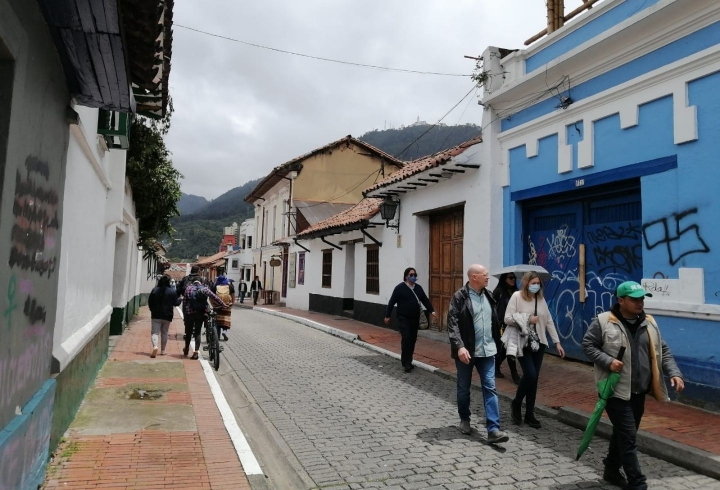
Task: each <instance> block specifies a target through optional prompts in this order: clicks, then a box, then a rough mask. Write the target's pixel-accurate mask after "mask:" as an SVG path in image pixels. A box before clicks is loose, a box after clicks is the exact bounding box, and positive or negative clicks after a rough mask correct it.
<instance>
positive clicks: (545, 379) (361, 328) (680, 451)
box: [256, 305, 720, 478]
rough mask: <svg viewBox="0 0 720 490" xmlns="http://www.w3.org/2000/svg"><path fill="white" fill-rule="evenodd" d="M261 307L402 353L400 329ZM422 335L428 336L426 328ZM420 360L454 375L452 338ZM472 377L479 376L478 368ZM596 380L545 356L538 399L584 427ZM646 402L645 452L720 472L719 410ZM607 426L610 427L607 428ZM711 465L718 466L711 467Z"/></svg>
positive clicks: (421, 345)
mask: <svg viewBox="0 0 720 490" xmlns="http://www.w3.org/2000/svg"><path fill="white" fill-rule="evenodd" d="M256 308H257V309H260V310H262V309H267V310H273V311H276V312H281V313H283V314H286V315H293V316H296V317H299V318H303V319H306V320H311V321H314V322H318V323H321V324H323V325H326V326H328V327H332V328H334V329H337V330H341V331H343V332H347V333H350V334H354V335H357V336H358V337H359V340H361V341H363V342H366V343H368V344H372V345H374V346H376V347H379V348H381V349H385V350H387V351H390V352H392V353H395V354H399V353H400V333H399V332H397V331H395V330H390V329H387V328H382V327H376V326H374V325H370V324H367V323H362V322H359V321H356V320H352V319H349V318H341V317H336V316H333V315H327V314H323V313H315V312H309V311H304V310H294V309H292V308H286V307H282V308H281V307H276V306H259V305H258V306H257V307H256ZM420 335H423V334H422V332H421V334H420ZM415 361H419V362H421V363H424V364H427V365H429V366H432V367H434V368H437V369H439V370H441V372H444V373H446V374H447V375H448V376H450V377H454V376H455V361H453V360H452V359H451V357H450V345H449V344H448V343H445V342H440V341H436V340H431V339H429V338H425V337H422V336H421V337H419V338H418V341H417V345H416V347H415ZM502 371H503V373H504V374H505V375H506V377H505V378H503V379H497V381H496V385H497V389H498V391H499V393H500V395H501V396H504V397H506V398H508V397H514V395H515V389H516V386H515V384H514V383H513V382H512V380H511V379H510V373H509V369H508V367H507V364H503V367H502ZM473 376H474V379H475V380H477V373H475V374H474V375H473ZM594 385H595V381H594V375H593V370H592V367H591V366H589V365H586V364H583V363H580V362H572V361H564V360H561V359H559V358H558V357H555V356H552V355H546V356H545V359H544V361H543V367H542V373H541V375H540V385H539V388H538V399H537V403H538V404H542V405H544V406H545V407H548V408H549V409H550V410H547V412H553V415H555V418H557V419H559V420H562V421H564V422H566V423H569V424H571V425H576V426H580V425H582V426H583V427H584V424H585V423H586V417H587V416H588V415H589V414H590V413H592V411H593V409H594V408H595V403H596V402H597V394H596V393H595V390H594V389H593V387H594ZM645 407H646V408H645V415H644V416H643V419H642V425H641V427H640V428H641V431H640V432H641V434H642V435H643V436H644V437H645V439H644V443H645V444H643V445H642V446H644V447H642V446H641V449H642V450H643V451H645V452H648V453H652V452H653V449H654V450H655V454H653V455H654V456H657V457H660V458H662V459H668V457H669V458H670V459H672V458H675V456H674V455H673V453H677V458H679V459H676V460H675V461H672V462H674V463H676V464H680V465H681V466H686V467H688V466H693V468H692V469H694V470H695V471H699V469H698V468H696V467H695V466H701V467H705V471H704V472H703V473H704V474H707V475H708V476H712V477H715V478H717V477H718V475H720V415H718V414H715V413H712V412H708V411H705V410H701V409H698V408H695V407H691V406H688V405H683V404H680V403H675V402H668V403H660V402H657V401H655V400H654V399H653V398H651V397H647V402H646V405H645ZM555 411H558V412H557V413H555ZM605 418H607V417H606V416H605ZM608 429H609V427H608V426H606V427H605V429H604V430H605V431H607V430H608ZM601 432H602V427H601V428H600V429H599V433H601ZM660 438H664V440H662V439H660ZM578 440H579V438H578ZM640 442H641V441H639V444H640ZM661 446H664V447H661ZM703 452H704V453H703ZM708 465H711V466H712V467H713V468H709V469H708V468H707V466H708Z"/></svg>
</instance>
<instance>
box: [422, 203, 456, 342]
mask: <svg viewBox="0 0 720 490" xmlns="http://www.w3.org/2000/svg"><path fill="white" fill-rule="evenodd" d="M463 219H464V213H463V210H462V208H461V209H455V210H453V211H450V212H446V213H443V214H439V215H433V216H431V217H430V301H431V302H432V305H433V308H435V311H436V312H437V314H438V325H437V329H438V330H447V311H448V306H449V305H450V298H452V295H453V294H454V293H455V291H457V290H458V289H460V287H461V286H462V285H463V284H464V276H463Z"/></svg>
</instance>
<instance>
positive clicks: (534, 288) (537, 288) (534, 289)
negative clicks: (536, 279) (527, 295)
mask: <svg viewBox="0 0 720 490" xmlns="http://www.w3.org/2000/svg"><path fill="white" fill-rule="evenodd" d="M528 290H529V291H530V292H531V293H533V294H537V293H538V291H540V284H531V285H530V287H528Z"/></svg>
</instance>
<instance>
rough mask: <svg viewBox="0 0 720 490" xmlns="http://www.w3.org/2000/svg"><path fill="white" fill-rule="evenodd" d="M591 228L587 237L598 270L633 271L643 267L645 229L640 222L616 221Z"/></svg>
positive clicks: (591, 257) (587, 232)
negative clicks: (643, 231) (642, 238)
mask: <svg viewBox="0 0 720 490" xmlns="http://www.w3.org/2000/svg"><path fill="white" fill-rule="evenodd" d="M588 228H589V229H588V230H586V231H585V238H586V242H587V250H588V252H589V254H590V257H589V260H590V263H592V264H593V266H594V271H595V272H597V273H598V274H603V273H608V272H614V273H619V272H623V273H625V274H627V275H632V274H633V273H635V272H636V271H638V270H641V269H642V244H641V242H640V239H641V237H642V229H641V227H640V225H639V224H634V223H631V222H630V223H613V224H608V225H602V226H599V227H598V226H593V227H588Z"/></svg>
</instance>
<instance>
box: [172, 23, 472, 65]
mask: <svg viewBox="0 0 720 490" xmlns="http://www.w3.org/2000/svg"><path fill="white" fill-rule="evenodd" d="M173 26H175V27H180V28H182V29H187V30H189V31H193V32H197V33H200V34H205V35H206V36H212V37H217V38H219V39H225V40H226V41H232V42H235V43H240V44H244V45H245V46H251V47H253V48H259V49H267V50H269V51H275V52H277V53H284V54H291V55H293V56H300V57H303V58H310V59H313V60H319V61H327V62H329V63H340V64H342V65H350V66H357V67H361V68H372V69H374V70H384V71H393V72H400V73H414V74H416V75H437V76H443V77H470V75H464V74H460V73H442V72H435V71H422V70H409V69H406V68H392V67H388V66H378V65H369V64H366V63H356V62H354V61H345V60H336V59H333V58H324V57H322V56H313V55H310V54H304V53H297V52H295V51H287V50H285V49H279V48H273V47H270V46H263V45H262V44H256V43H251V42H248V41H242V40H240V39H235V38H232V37H227V36H222V35H220V34H214V33H212V32H207V31H203V30H200V29H195V28H194V27H188V26H184V25H182V24H176V23H174V24H173Z"/></svg>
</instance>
